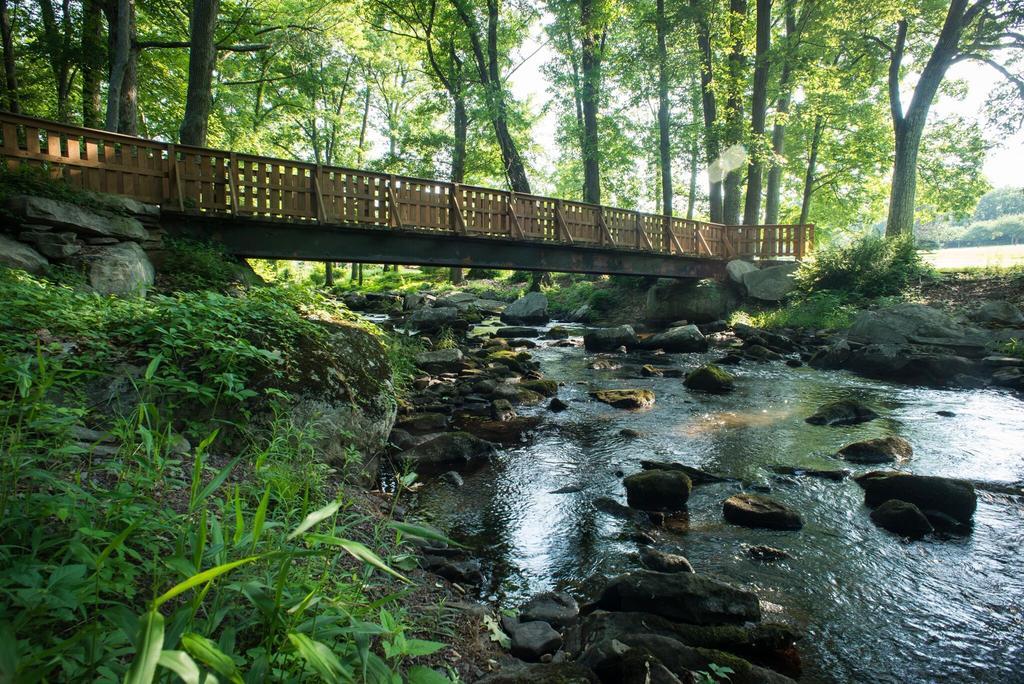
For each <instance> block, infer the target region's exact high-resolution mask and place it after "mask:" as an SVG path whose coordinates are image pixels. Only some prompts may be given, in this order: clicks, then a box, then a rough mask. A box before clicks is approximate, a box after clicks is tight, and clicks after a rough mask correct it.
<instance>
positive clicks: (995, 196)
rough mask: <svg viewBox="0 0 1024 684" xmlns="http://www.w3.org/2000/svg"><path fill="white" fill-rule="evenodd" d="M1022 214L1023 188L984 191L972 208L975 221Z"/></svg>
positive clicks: (1023, 208) (1023, 207)
mask: <svg viewBox="0 0 1024 684" xmlns="http://www.w3.org/2000/svg"><path fill="white" fill-rule="evenodd" d="M1011 214H1016V215H1018V216H1020V215H1024V188H1011V187H1004V188H995V189H993V190H989V191H988V192H986V193H985V194H984V195H983V196H982V197H981V199H979V200H978V206H976V207H975V208H974V220H975V221H991V220H992V219H997V218H999V217H1000V216H1008V215H1011Z"/></svg>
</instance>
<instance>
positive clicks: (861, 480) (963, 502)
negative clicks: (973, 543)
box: [854, 470, 978, 523]
mask: <svg viewBox="0 0 1024 684" xmlns="http://www.w3.org/2000/svg"><path fill="white" fill-rule="evenodd" d="M854 479H855V480H856V481H857V484H859V485H860V486H861V487H862V488H863V489H864V503H865V504H866V505H868V506H870V507H872V508H873V507H875V506H879V505H881V504H883V503H885V502H886V501H889V500H890V499H899V500H901V501H906V502H908V503H912V504H914V505H915V506H917V507H918V508H920V509H921V510H922V511H924V512H925V513H928V512H929V511H938V512H940V513H944V514H946V515H948V516H951V517H952V518H954V519H956V520H958V521H960V522H961V523H969V522H970V521H971V518H972V517H974V511H975V510H976V509H977V507H978V495H977V494H976V493H975V491H974V485H973V484H971V483H970V482H968V481H967V480H956V479H953V478H948V477H934V476H930V475H911V474H909V473H899V472H890V471H880V470H875V471H872V472H870V473H865V474H863V475H859V476H857V477H856V478H854Z"/></svg>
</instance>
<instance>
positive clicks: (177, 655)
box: [157, 651, 217, 684]
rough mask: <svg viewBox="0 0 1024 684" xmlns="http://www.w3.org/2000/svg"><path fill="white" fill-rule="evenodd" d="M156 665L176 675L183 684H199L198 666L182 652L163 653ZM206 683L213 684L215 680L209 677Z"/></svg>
mask: <svg viewBox="0 0 1024 684" xmlns="http://www.w3.org/2000/svg"><path fill="white" fill-rule="evenodd" d="M157 664H158V665H160V667H166V668H167V669H168V670H170V671H171V672H173V673H174V674H176V675H178V676H179V677H180V678H181V681H183V682H185V684H199V676H200V675H199V666H198V665H196V662H195V661H194V660H192V659H191V658H189V657H188V653H185V652H184V651H164V652H163V653H161V654H160V658H159V660H157ZM206 681H207V682H208V683H209V684H214V683H215V682H216V681H217V680H216V678H215V677H212V676H210V677H207V678H206Z"/></svg>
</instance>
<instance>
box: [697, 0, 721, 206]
mask: <svg viewBox="0 0 1024 684" xmlns="http://www.w3.org/2000/svg"><path fill="white" fill-rule="evenodd" d="M690 8H691V11H692V12H693V18H694V23H695V24H696V27H697V31H696V33H697V48H698V50H699V52H700V63H701V67H700V92H701V111H702V112H703V115H704V156H705V159H706V161H707V165H708V169H709V173H708V204H709V215H710V218H711V221H712V222H713V223H721V222H722V221H723V220H724V208H723V198H722V178H721V177H720V176H718V175H717V174H714V173H711V172H710V169H711V167H712V165H713V164H716V163H717V161H718V157H719V154H720V153H721V142H720V139H719V133H718V126H719V123H718V103H717V102H716V100H715V91H714V90H713V89H712V83H714V75H715V68H714V55H713V53H712V50H711V13H712V10H711V8H710V7H709V5H708V2H707V0H690Z"/></svg>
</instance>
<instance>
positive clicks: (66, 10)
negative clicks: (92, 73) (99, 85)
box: [39, 0, 72, 123]
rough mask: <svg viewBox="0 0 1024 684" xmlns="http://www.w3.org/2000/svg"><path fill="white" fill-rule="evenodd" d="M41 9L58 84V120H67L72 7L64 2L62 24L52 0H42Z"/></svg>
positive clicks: (65, 0) (54, 77) (44, 32)
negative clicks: (58, 19)
mask: <svg viewBox="0 0 1024 684" xmlns="http://www.w3.org/2000/svg"><path fill="white" fill-rule="evenodd" d="M39 9H40V13H41V15H42V20H43V36H44V42H45V44H46V48H47V50H48V51H49V53H50V68H51V69H52V71H53V80H54V83H55V84H56V86H57V120H58V121H63V122H65V123H66V122H67V121H68V115H69V114H70V111H69V107H68V101H69V98H70V97H71V81H72V75H71V64H70V60H69V58H70V55H69V47H70V46H69V44H68V41H69V40H70V38H71V36H70V33H71V26H70V24H71V16H70V12H71V7H70V3H69V2H68V0H64V2H63V3H62V10H63V13H62V15H61V20H60V26H58V24H57V14H56V11H55V10H54V8H53V2H52V1H51V0H40V2H39Z"/></svg>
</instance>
